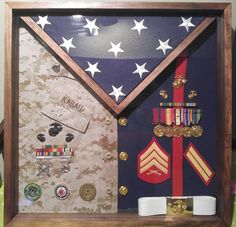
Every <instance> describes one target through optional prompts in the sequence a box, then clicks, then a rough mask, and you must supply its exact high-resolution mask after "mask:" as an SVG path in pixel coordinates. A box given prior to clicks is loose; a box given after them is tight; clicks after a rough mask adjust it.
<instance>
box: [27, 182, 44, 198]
mask: <svg viewBox="0 0 236 227" xmlns="http://www.w3.org/2000/svg"><path fill="white" fill-rule="evenodd" d="M24 193H25V196H26V198H27V199H29V200H31V201H36V200H38V199H39V198H40V197H41V194H42V190H41V188H40V187H39V185H37V184H35V183H31V184H28V185H26V186H25V189H24Z"/></svg>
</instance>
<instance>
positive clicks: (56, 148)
mask: <svg viewBox="0 0 236 227" xmlns="http://www.w3.org/2000/svg"><path fill="white" fill-rule="evenodd" d="M65 156H67V157H68V156H69V157H71V156H74V148H72V147H67V146H66V145H62V146H60V145H53V146H52V145H45V146H44V147H42V148H36V158H40V157H48V158H49V157H65Z"/></svg>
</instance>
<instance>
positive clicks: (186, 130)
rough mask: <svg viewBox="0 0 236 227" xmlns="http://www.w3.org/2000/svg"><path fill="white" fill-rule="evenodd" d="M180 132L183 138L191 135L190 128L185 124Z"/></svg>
mask: <svg viewBox="0 0 236 227" xmlns="http://www.w3.org/2000/svg"><path fill="white" fill-rule="evenodd" d="M182 134H183V136H184V137H185V138H190V137H191V129H190V128H189V127H187V126H185V127H183V128H182Z"/></svg>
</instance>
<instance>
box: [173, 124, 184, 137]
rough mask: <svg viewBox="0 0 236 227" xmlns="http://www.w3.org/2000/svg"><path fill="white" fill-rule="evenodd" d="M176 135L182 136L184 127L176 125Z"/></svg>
mask: <svg viewBox="0 0 236 227" xmlns="http://www.w3.org/2000/svg"><path fill="white" fill-rule="evenodd" d="M173 131H174V137H181V136H182V128H181V127H179V126H174V128H173Z"/></svg>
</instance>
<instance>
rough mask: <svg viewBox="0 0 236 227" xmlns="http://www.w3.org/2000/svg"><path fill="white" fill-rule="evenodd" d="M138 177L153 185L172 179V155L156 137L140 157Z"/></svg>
mask: <svg viewBox="0 0 236 227" xmlns="http://www.w3.org/2000/svg"><path fill="white" fill-rule="evenodd" d="M138 176H139V178H141V179H142V180H144V181H146V182H149V183H153V184H155V183H161V182H163V181H165V180H167V179H168V178H170V155H169V154H168V153H167V152H166V151H165V150H164V149H163V148H162V147H161V146H160V144H159V143H158V142H157V140H156V139H155V138H154V137H153V138H152V140H151V142H150V143H149V144H148V146H147V147H146V148H145V149H144V150H143V151H142V152H140V153H139V155H138Z"/></svg>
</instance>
